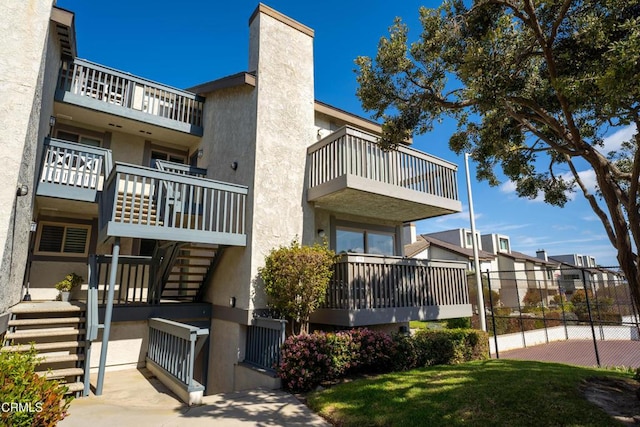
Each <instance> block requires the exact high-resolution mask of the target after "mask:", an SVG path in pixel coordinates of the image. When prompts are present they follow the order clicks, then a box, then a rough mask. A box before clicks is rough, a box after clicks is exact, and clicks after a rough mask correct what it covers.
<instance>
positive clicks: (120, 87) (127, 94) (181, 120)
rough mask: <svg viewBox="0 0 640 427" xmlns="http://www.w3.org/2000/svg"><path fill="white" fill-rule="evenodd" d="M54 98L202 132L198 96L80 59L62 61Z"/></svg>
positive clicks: (188, 130) (193, 131)
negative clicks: (173, 123)
mask: <svg viewBox="0 0 640 427" xmlns="http://www.w3.org/2000/svg"><path fill="white" fill-rule="evenodd" d="M74 97H79V98H74ZM56 98H57V99H58V100H63V101H69V102H72V103H80V104H81V105H84V106H87V107H90V108H98V109H100V110H103V109H104V110H106V112H109V113H115V114H119V115H123V116H125V117H132V118H134V119H136V120H143V121H149V122H151V123H154V124H158V125H161V126H167V125H168V127H174V126H172V125H171V124H170V122H175V123H177V124H182V125H186V126H179V125H178V129H179V130H182V131H185V132H190V133H195V134H197V135H200V136H201V135H202V109H203V106H204V99H203V98H202V97H199V96H197V95H196V94H193V93H190V92H186V91H183V90H180V89H175V88H172V87H169V86H166V85H162V84H160V83H155V82H152V81H150V80H146V79H143V78H140V77H135V76H132V75H131V74H128V73H123V72H121V71H118V70H114V69H112V68H108V67H105V66H102V65H98V64H94V63H92V62H89V61H86V60H83V59H79V58H76V59H74V60H69V61H64V62H63V63H62V66H61V68H60V74H59V77H58V86H57V92H56ZM154 118H157V119H163V120H154Z"/></svg>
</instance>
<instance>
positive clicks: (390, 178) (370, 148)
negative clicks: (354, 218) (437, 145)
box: [307, 127, 462, 222]
mask: <svg viewBox="0 0 640 427" xmlns="http://www.w3.org/2000/svg"><path fill="white" fill-rule="evenodd" d="M307 166H308V173H309V176H308V193H307V200H308V201H309V202H313V203H314V204H315V206H316V207H319V208H322V209H326V210H329V211H332V212H342V213H347V214H353V215H360V216H368V217H375V218H379V219H387V220H391V221H401V222H410V221H414V220H420V219H425V218H431V217H435V216H440V215H446V214H450V213H455V212H460V211H461V209H462V205H461V203H460V201H459V199H458V187H457V182H456V178H457V166H456V165H454V164H453V163H450V162H447V161H445V160H442V159H438V158H436V157H433V156H430V155H428V154H426V153H423V152H421V151H418V150H415V149H412V148H409V147H405V146H401V147H398V148H397V149H395V150H389V151H384V150H382V149H381V148H380V147H379V146H378V145H377V143H376V137H374V136H373V135H369V134H366V133H364V132H361V131H358V130H355V129H352V128H349V127H343V128H341V129H339V130H337V131H336V132H334V133H332V134H330V135H329V136H327V137H326V138H324V139H323V140H321V141H319V142H318V143H316V144H314V145H312V146H311V147H309V148H308V150H307Z"/></svg>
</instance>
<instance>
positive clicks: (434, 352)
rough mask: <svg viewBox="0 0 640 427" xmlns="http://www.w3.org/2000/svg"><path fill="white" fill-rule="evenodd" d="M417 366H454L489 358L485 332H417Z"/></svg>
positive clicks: (473, 330) (460, 330)
mask: <svg viewBox="0 0 640 427" xmlns="http://www.w3.org/2000/svg"><path fill="white" fill-rule="evenodd" d="M416 342H417V343H418V344H417V346H418V352H419V354H420V357H419V361H420V362H421V363H420V365H419V366H431V365H455V364H458V363H463V362H468V361H471V360H480V359H486V358H488V357H489V341H488V335H487V333H486V332H483V331H478V330H475V329H450V330H442V331H418V332H417V333H416Z"/></svg>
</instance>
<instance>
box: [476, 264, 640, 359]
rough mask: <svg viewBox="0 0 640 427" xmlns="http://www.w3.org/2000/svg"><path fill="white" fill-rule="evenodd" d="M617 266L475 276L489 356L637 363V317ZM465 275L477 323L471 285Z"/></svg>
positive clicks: (639, 356) (639, 355) (639, 336)
mask: <svg viewBox="0 0 640 427" xmlns="http://www.w3.org/2000/svg"><path fill="white" fill-rule="evenodd" d="M615 271H616V269H602V268H598V269H594V268H577V267H571V268H562V269H559V270H558V269H554V270H547V271H545V270H512V271H487V272H485V273H483V274H482V282H483V283H482V289H483V296H484V304H485V313H486V323H487V330H488V332H489V334H490V336H491V339H490V349H491V350H490V351H491V356H492V357H496V358H500V357H509V358H511V357H515V358H531V359H535V360H550V361H558V362H563V363H574V364H581V365H593V366H626V367H639V366H640V318H639V316H638V310H637V308H636V307H635V306H634V304H633V300H632V297H631V294H630V291H629V286H628V284H627V282H626V281H625V280H624V279H623V278H622V276H621V275H619V274H615ZM475 282H476V281H475V277H473V276H470V277H469V287H470V289H469V291H470V296H471V301H472V303H473V304H474V313H476V314H475V315H474V317H473V319H472V322H473V323H474V326H475V327H479V319H478V318H479V316H478V314H477V313H478V307H477V286H476V284H475Z"/></svg>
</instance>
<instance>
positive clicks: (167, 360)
mask: <svg viewBox="0 0 640 427" xmlns="http://www.w3.org/2000/svg"><path fill="white" fill-rule="evenodd" d="M208 335H209V330H208V329H202V328H198V327H196V326H191V325H186V324H184V323H178V322H173V321H171V320H166V319H159V318H152V319H149V344H148V352H147V359H146V360H147V363H152V364H154V365H156V367H160V368H162V369H163V370H164V371H165V373H167V374H169V375H171V377H173V378H174V379H176V380H177V381H178V382H179V383H180V384H181V385H182V387H183V388H184V389H185V390H186V391H188V392H193V391H200V390H204V386H203V385H202V384H200V383H198V382H197V381H196V380H195V379H194V378H193V373H194V367H195V360H196V356H197V355H198V353H199V352H200V350H201V349H202V346H203V345H204V342H205V340H206V338H207V336H208Z"/></svg>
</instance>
